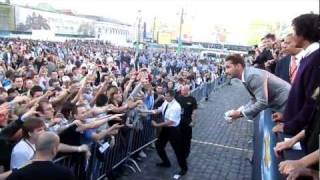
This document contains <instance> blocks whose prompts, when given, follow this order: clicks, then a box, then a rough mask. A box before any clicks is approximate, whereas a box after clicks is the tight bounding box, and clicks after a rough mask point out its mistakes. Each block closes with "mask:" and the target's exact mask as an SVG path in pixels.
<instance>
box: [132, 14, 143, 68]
mask: <svg viewBox="0 0 320 180" xmlns="http://www.w3.org/2000/svg"><path fill="white" fill-rule="evenodd" d="M137 33H138V34H137V40H136V45H135V48H136V52H135V61H134V66H135V69H136V70H138V60H139V45H140V37H141V10H138V31H137Z"/></svg>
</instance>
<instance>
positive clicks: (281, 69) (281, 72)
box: [274, 55, 291, 83]
mask: <svg viewBox="0 0 320 180" xmlns="http://www.w3.org/2000/svg"><path fill="white" fill-rule="evenodd" d="M290 61H291V56H290V55H287V56H285V57H283V58H281V59H280V60H278V62H277V64H276V70H275V73H274V74H275V75H276V76H278V77H279V78H281V79H283V80H285V81H287V82H288V83H290V79H289V65H290Z"/></svg>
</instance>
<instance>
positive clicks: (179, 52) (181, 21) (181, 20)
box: [177, 8, 184, 55]
mask: <svg viewBox="0 0 320 180" xmlns="http://www.w3.org/2000/svg"><path fill="white" fill-rule="evenodd" d="M183 13H184V12H183V8H182V10H181V15H180V28H179V41H178V51H177V52H178V55H180V54H181V49H182V39H181V34H182V25H183Z"/></svg>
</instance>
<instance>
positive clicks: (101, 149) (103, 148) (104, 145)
mask: <svg viewBox="0 0 320 180" xmlns="http://www.w3.org/2000/svg"><path fill="white" fill-rule="evenodd" d="M109 146H110V145H109V143H108V142H105V143H103V144H101V146H100V147H99V151H100V152H101V153H104V152H105V151H106V150H107V149H108V147H109Z"/></svg>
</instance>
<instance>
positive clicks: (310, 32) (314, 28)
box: [292, 14, 320, 42]
mask: <svg viewBox="0 0 320 180" xmlns="http://www.w3.org/2000/svg"><path fill="white" fill-rule="evenodd" d="M319 21H320V19H319V15H318V14H303V15H300V16H298V17H296V18H294V19H293V20H292V26H293V27H294V29H295V32H296V35H298V36H302V37H303V38H304V39H306V40H308V41H310V42H317V41H319V40H320V22H319Z"/></svg>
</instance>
